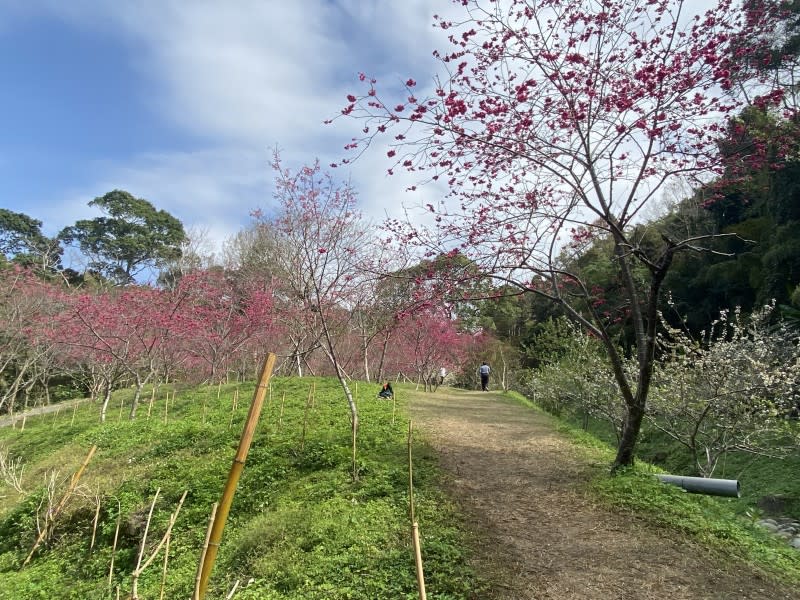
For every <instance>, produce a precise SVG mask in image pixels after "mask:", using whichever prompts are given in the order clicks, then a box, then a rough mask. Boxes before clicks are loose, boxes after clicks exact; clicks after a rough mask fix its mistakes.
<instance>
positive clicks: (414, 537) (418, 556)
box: [411, 521, 428, 600]
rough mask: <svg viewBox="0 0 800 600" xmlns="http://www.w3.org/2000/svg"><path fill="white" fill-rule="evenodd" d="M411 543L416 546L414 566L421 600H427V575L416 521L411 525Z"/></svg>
mask: <svg viewBox="0 0 800 600" xmlns="http://www.w3.org/2000/svg"><path fill="white" fill-rule="evenodd" d="M411 541H412V543H413V544H414V564H415V565H416V568H417V587H418V589H419V600H426V599H427V597H428V596H427V594H426V593H425V574H424V573H423V572H422V551H421V550H420V544H419V526H418V525H417V523H416V521H415V522H414V523H413V524H412V525H411Z"/></svg>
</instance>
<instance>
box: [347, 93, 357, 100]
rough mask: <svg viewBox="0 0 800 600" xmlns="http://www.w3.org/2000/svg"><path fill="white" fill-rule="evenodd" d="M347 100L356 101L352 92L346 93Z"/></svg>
mask: <svg viewBox="0 0 800 600" xmlns="http://www.w3.org/2000/svg"><path fill="white" fill-rule="evenodd" d="M347 101H348V102H355V101H356V97H355V96H353V94H348V95H347Z"/></svg>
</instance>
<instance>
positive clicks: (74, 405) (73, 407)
mask: <svg viewBox="0 0 800 600" xmlns="http://www.w3.org/2000/svg"><path fill="white" fill-rule="evenodd" d="M77 411H78V403H77V402H76V403H75V404H73V405H72V420H71V421H70V422H69V426H70V427H72V426H73V425H75V413H76V412H77Z"/></svg>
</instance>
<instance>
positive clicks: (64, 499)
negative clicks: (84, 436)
mask: <svg viewBox="0 0 800 600" xmlns="http://www.w3.org/2000/svg"><path fill="white" fill-rule="evenodd" d="M96 450H97V446H92V448H91V450H89V454H88V455H87V456H86V458H85V459H84V461H83V464H82V465H81V466H80V468H79V469H78V470H77V471H76V472H75V474H74V475H73V476H72V479H70V482H69V487H67V491H66V492H64V495H63V496H62V497H61V501H60V502H59V503H58V506H56V508H55V509H54V510H53V514H52V516H51V517H50V523H51V524H53V525H54V524H55V521H56V518H58V513H60V512H61V510H62V509H63V508H64V506H65V505H66V504H67V500H69V497H70V496H71V495H72V492H73V491H74V490H75V486H76V485H78V481H79V480H80V478H81V475H83V472H84V470H85V469H86V467H87V466H88V465H89V461H91V460H92V457H93V456H94V453H95V451H96ZM48 529H49V527H47V526H45V527H42V531H41V532H40V533H39V537H38V538H36V543H35V544H33V548H31V551H30V553H28V558H26V559H25V562H24V563H22V566H23V567H24V566H25V565H27V564H28V563H29V562H31V558H33V553H34V552H36V548H38V547H39V544H41V543H42V542H43V541H44V538H45V537H47V534H48V533H49V531H48Z"/></svg>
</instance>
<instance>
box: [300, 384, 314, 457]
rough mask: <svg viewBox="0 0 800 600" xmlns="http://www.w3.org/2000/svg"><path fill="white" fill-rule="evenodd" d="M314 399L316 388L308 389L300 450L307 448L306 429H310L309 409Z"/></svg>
mask: <svg viewBox="0 0 800 600" xmlns="http://www.w3.org/2000/svg"><path fill="white" fill-rule="evenodd" d="M313 398H314V386H313V384H312V386H311V387H309V388H308V398H306V408H305V410H304V411H303V433H302V434H301V435H300V450H301V451H302V450H303V449H305V447H306V429H307V428H308V409H309V407H310V406H311V402H312V401H313Z"/></svg>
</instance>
